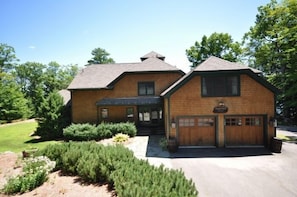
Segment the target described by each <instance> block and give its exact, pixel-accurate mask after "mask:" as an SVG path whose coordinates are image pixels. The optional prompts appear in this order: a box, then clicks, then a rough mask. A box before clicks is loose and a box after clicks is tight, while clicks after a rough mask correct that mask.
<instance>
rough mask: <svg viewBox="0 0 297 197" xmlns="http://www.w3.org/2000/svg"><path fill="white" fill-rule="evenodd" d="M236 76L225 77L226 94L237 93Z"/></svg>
mask: <svg viewBox="0 0 297 197" xmlns="http://www.w3.org/2000/svg"><path fill="white" fill-rule="evenodd" d="M238 85H239V83H238V77H236V76H232V77H227V95H238V88H239V87H238Z"/></svg>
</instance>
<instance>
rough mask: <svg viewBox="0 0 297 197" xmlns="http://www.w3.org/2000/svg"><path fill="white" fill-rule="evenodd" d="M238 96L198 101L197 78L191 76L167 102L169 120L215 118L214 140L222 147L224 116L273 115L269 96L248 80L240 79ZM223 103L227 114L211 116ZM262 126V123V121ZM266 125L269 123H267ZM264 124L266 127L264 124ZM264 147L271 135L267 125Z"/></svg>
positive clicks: (172, 132) (172, 133)
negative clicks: (215, 137)
mask: <svg viewBox="0 0 297 197" xmlns="http://www.w3.org/2000/svg"><path fill="white" fill-rule="evenodd" d="M240 85H241V88H240V93H241V95H240V96H234V97H202V96H201V77H200V76H194V77H193V78H192V79H191V80H190V81H188V82H187V83H186V84H184V85H183V86H182V87H180V88H179V89H178V90H177V91H176V92H174V93H173V94H172V95H171V97H170V98H169V99H168V98H167V99H166V100H167V102H169V103H170V104H169V105H170V111H166V113H168V114H169V116H170V117H169V120H171V119H175V120H176V119H177V117H179V116H192V115H216V116H217V124H218V125H217V128H216V129H217V135H218V136H217V140H218V146H219V147H222V146H224V141H225V134H224V116H225V115H267V116H266V117H267V119H269V117H273V116H274V113H275V111H274V110H275V100H274V99H275V98H274V94H273V92H271V91H270V90H268V89H267V88H266V87H264V86H263V85H261V84H259V83H258V82H257V81H255V80H254V79H252V78H251V77H249V76H248V75H241V76H240ZM221 101H222V102H224V103H225V106H227V107H228V112H227V113H213V109H214V107H215V106H217V105H218V103H219V102H221ZM264 122H266V121H264ZM267 123H269V120H267ZM267 123H266V124H267ZM267 128H268V133H267V136H266V139H265V141H266V143H267V145H268V144H269V142H270V140H269V139H270V138H271V137H273V136H274V135H275V128H274V127H273V126H271V125H269V124H267ZM166 132H167V135H170V136H172V137H176V136H177V132H178V131H177V129H176V128H172V127H169V128H168V129H167V130H166Z"/></svg>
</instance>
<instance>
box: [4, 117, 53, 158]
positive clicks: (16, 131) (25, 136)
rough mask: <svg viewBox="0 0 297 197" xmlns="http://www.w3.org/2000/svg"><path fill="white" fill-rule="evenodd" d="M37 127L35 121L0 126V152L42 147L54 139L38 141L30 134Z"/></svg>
mask: <svg viewBox="0 0 297 197" xmlns="http://www.w3.org/2000/svg"><path fill="white" fill-rule="evenodd" d="M36 128H37V122H28V121H26V122H19V123H16V124H7V125H2V126H1V127H0V153H1V152H5V151H12V152H15V153H18V152H21V151H23V150H27V149H31V148H38V149H42V148H44V147H45V146H47V145H48V144H52V143H57V142H56V141H38V140H36V139H34V137H32V136H30V135H31V134H32V133H33V132H34V131H35V130H36Z"/></svg>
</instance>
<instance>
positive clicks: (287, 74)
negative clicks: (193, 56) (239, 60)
mask: <svg viewBox="0 0 297 197" xmlns="http://www.w3.org/2000/svg"><path fill="white" fill-rule="evenodd" d="M296 32H297V1H296V0H284V1H282V2H280V3H278V2H277V1H276V0H272V1H271V2H270V3H268V4H267V5H264V6H260V7H259V8H258V14H257V16H256V21H255V25H254V26H252V27H251V28H250V31H249V32H248V33H246V34H245V36H244V43H245V44H246V56H247V57H248V60H249V62H250V64H251V65H253V66H254V67H256V68H258V69H260V70H262V71H263V72H264V73H265V75H266V77H267V78H268V80H269V81H270V82H272V83H273V84H274V85H275V86H277V87H278V88H279V89H280V90H282V94H281V95H279V97H278V107H279V109H280V110H281V111H282V115H283V116H284V117H285V118H286V119H291V120H292V121H295V122H296V121H297V74H296V73H297V64H296V62H297V56H296V52H297V33H296Z"/></svg>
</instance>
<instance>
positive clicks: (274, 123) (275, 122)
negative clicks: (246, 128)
mask: <svg viewBox="0 0 297 197" xmlns="http://www.w3.org/2000/svg"><path fill="white" fill-rule="evenodd" d="M269 125H270V126H272V127H277V120H276V118H274V117H272V116H271V117H270V118H269Z"/></svg>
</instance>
